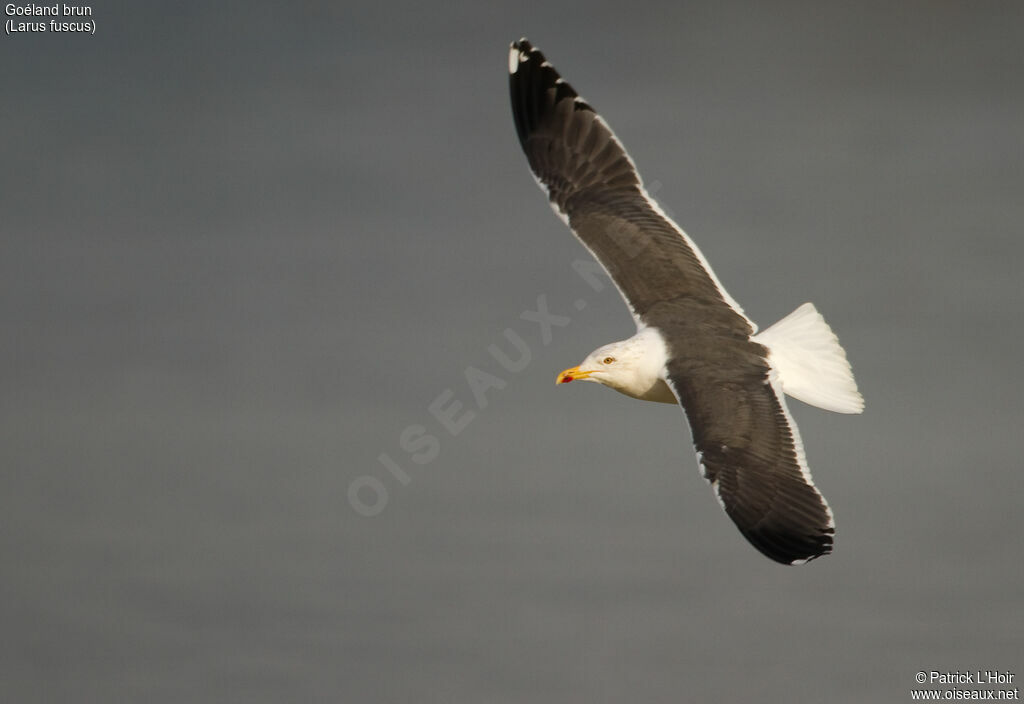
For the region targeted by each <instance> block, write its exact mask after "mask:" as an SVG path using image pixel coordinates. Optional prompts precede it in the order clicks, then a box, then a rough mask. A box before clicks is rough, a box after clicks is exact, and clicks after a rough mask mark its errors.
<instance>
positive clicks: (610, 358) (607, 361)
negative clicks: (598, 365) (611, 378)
mask: <svg viewBox="0 0 1024 704" xmlns="http://www.w3.org/2000/svg"><path fill="white" fill-rule="evenodd" d="M614 361H615V357H605V358H604V359H602V360H601V362H602V364H611V363H612V362H614Z"/></svg>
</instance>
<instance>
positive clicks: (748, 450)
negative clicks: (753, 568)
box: [659, 327, 835, 564]
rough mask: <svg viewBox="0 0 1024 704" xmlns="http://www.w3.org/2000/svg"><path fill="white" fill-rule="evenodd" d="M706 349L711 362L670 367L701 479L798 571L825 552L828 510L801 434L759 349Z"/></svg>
mask: <svg viewBox="0 0 1024 704" xmlns="http://www.w3.org/2000/svg"><path fill="white" fill-rule="evenodd" d="M659 331H660V332H661V333H662V335H663V336H664V337H665V338H666V343H667V345H668V347H669V348H670V349H672V348H673V347H675V348H677V349H678V348H679V347H680V346H683V345H685V344H686V342H685V341H683V340H680V339H679V338H676V337H675V336H674V335H673V330H672V328H671V327H669V329H668V330H666V329H664V328H663V329H661V330H659ZM706 342H708V341H705V343H706ZM710 342H712V343H713V344H716V345H717V346H716V349H715V351H714V354H713V355H705V356H704V357H703V358H702V359H699V360H695V359H693V358H692V357H687V356H686V355H676V356H674V357H673V358H672V359H670V360H669V362H668V365H667V377H668V378H667V381H668V384H669V386H671V387H672V390H673V391H674V392H675V394H676V397H677V398H678V399H679V402H680V404H681V405H682V406H683V409H684V410H685V411H686V416H687V420H688V421H689V423H690V429H691V431H692V433H693V444H694V446H695V447H696V449H697V459H698V461H699V462H700V467H701V474H702V475H703V476H704V478H705V479H707V480H708V481H709V482H710V483H711V486H712V488H713V489H714V490H715V495H716V496H717V497H718V500H719V502H720V503H721V504H722V507H723V508H724V509H725V512H726V513H727V514H728V515H729V517H730V518H731V519H732V520H733V523H735V524H736V527H737V528H739V530H740V532H741V533H742V534H743V536H744V537H745V538H746V539H747V540H749V541H750V543H751V544H752V545H753V546H754V547H756V548H757V549H758V550H760V551H761V552H762V553H764V554H765V555H767V556H768V557H770V558H771V559H773V560H775V561H777V562H782V563H784V564H798V563H801V562H806V561H807V560H812V559H814V558H816V557H820V556H822V555H826V554H828V553H830V552H831V551H832V539H833V535H834V534H835V522H834V520H833V517H832V511H831V510H830V509H829V506H828V503H827V502H826V501H825V498H824V497H823V496H822V495H821V493H820V492H819V491H818V489H817V487H815V485H814V481H813V479H812V478H811V473H810V470H809V469H808V467H807V459H806V457H805V455H804V449H803V444H802V443H801V441H800V433H799V431H798V430H797V427H796V423H795V422H794V421H793V418H792V417H791V416H790V414H789V411H788V409H787V408H786V402H785V398H784V396H783V393H782V388H781V385H780V384H779V382H778V379H777V377H776V374H775V372H774V370H773V369H771V367H770V366H769V364H768V362H767V361H766V360H765V359H764V358H763V356H761V353H759V352H758V350H757V349H756V348H758V347H760V345H757V344H756V343H749V345H741V344H737V343H734V342H730V341H728V340H711V341H710ZM709 357H712V358H711V359H709ZM709 362H711V364H709Z"/></svg>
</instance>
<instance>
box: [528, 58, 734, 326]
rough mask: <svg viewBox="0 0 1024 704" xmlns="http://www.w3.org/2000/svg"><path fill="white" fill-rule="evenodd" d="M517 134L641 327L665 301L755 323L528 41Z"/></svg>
mask: <svg viewBox="0 0 1024 704" xmlns="http://www.w3.org/2000/svg"><path fill="white" fill-rule="evenodd" d="M509 71H510V75H509V88H510V91H511V97H512V113H513V116H514V118H515V124H516V132H517V133H518V135H519V141H520V143H521V144H522V147H523V151H524V152H525V153H526V158H527V159H528V160H529V162H530V168H531V169H532V170H533V174H534V176H535V177H536V179H537V181H538V183H539V184H540V185H541V187H542V188H543V189H544V190H545V192H546V193H547V195H548V198H549V200H550V201H551V206H552V207H553V208H554V209H555V211H556V212H557V213H558V214H559V215H560V216H561V217H562V218H563V219H564V220H565V221H566V222H567V223H568V225H569V227H570V229H572V231H573V233H574V234H575V235H576V236H577V237H578V238H579V239H580V241H581V242H582V243H583V244H584V245H585V246H586V247H587V249H589V250H590V252H591V253H592V254H593V255H594V257H595V258H596V259H597V260H598V261H599V262H600V263H601V265H602V266H603V267H604V268H605V269H606V270H607V271H608V274H609V275H610V276H611V277H612V280H613V281H614V282H615V284H616V286H618V288H619V291H620V293H621V294H622V296H623V298H625V300H626V303H627V305H628V306H629V308H630V310H631V311H632V312H633V315H634V317H635V318H636V319H637V323H638V325H639V324H647V321H646V316H647V314H648V313H649V312H650V311H651V309H652V308H653V307H655V306H656V305H657V304H658V303H660V302H662V301H666V300H677V299H693V300H700V301H704V302H707V303H710V304H718V305H723V306H725V307H727V308H728V309H729V311H730V312H731V315H732V317H733V318H734V320H733V325H735V326H736V327H737V328H738V329H741V330H742V331H743V333H744V335H749V334H751V333H753V332H754V325H753V323H751V322H750V321H749V320H748V319H747V318H746V317H745V316H744V315H743V311H742V309H741V308H740V306H739V304H737V303H736V301H734V300H733V299H732V298H731V297H730V296H729V294H728V293H726V291H725V289H724V288H723V287H722V285H721V284H720V283H719V282H718V279H717V278H716V277H715V275H714V273H713V272H712V270H711V267H710V266H709V265H708V263H707V260H705V259H704V257H703V255H702V254H701V253H700V250H699V249H697V246H696V245H695V244H694V243H693V242H692V241H691V240H690V238H689V237H687V236H686V234H685V233H684V232H683V231H682V229H680V228H679V226H678V225H676V224H675V223H674V222H672V220H671V219H670V218H669V217H668V216H666V215H665V213H664V212H662V210H661V208H659V207H658V205H657V204H656V203H655V202H654V200H653V199H652V198H651V197H650V196H649V195H648V193H647V191H646V190H644V187H643V184H642V182H641V179H640V175H639V174H638V173H637V170H636V166H635V165H634V164H633V160H632V159H631V158H630V157H629V155H628V154H627V153H626V150H625V148H623V146H622V143H621V142H619V140H618V138H617V137H616V136H615V134H614V133H613V132H612V130H611V128H609V127H608V125H607V123H605V121H604V120H603V119H601V116H600V115H598V114H597V113H596V112H595V111H594V109H593V108H592V107H591V106H590V105H589V104H587V103H586V102H585V101H584V100H583V99H582V98H580V97H579V95H578V94H577V93H576V91H575V90H573V88H572V86H570V85H569V84H568V83H566V82H565V81H564V80H563V79H562V77H561V76H559V75H558V72H557V71H556V70H555V69H554V67H553V66H552V65H551V64H550V63H549V62H548V61H547V59H545V58H544V54H542V53H541V52H540V51H539V50H537V49H535V48H533V47H532V46H531V45H530V43H529V42H528V41H527V40H526V39H520V40H519V41H517V42H514V43H513V44H512V47H511V50H510V53H509Z"/></svg>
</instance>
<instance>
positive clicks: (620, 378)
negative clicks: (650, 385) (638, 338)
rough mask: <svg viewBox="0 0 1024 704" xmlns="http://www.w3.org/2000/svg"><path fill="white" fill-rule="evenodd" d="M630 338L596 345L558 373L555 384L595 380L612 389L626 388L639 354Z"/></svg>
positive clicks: (639, 356) (633, 373) (632, 375)
mask: <svg viewBox="0 0 1024 704" xmlns="http://www.w3.org/2000/svg"><path fill="white" fill-rule="evenodd" d="M630 342H631V340H624V341H622V342H613V343H611V344H610V345H604V346H603V347H598V348H597V349H596V350H594V351H593V352H591V353H590V354H588V355H587V357H586V359H584V360H583V361H582V362H580V363H579V364H578V365H576V366H575V367H570V368H569V369H566V370H565V371H564V372H562V373H561V374H559V375H558V378H557V379H556V380H555V383H556V384H568V383H569V382H570V381H596V382H597V383H598V384H604V385H605V386H610V387H612V388H613V389H620V388H624V387H625V388H628V387H629V386H631V382H632V380H633V378H634V377H635V375H636V371H637V363H638V362H639V361H640V358H641V355H640V354H639V350H637V349H636V346H635V345H631V344H629V343H630Z"/></svg>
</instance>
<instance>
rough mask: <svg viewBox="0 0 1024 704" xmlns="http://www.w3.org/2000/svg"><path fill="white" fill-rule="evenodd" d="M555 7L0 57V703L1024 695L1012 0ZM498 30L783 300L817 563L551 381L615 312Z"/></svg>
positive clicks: (279, 15)
mask: <svg viewBox="0 0 1024 704" xmlns="http://www.w3.org/2000/svg"><path fill="white" fill-rule="evenodd" d="M586 7H587V9H586V10H585V11H584V10H582V9H581V6H580V5H571V4H568V3H557V2H554V3H553V2H515V3H504V4H501V5H495V6H488V5H486V4H485V3H470V2H457V3H450V4H448V5H447V6H446V7H445V8H444V9H438V8H431V7H430V6H429V5H428V4H425V3H419V2H399V3H369V2H361V3H359V4H355V5H353V4H351V3H350V4H338V3H315V2H301V3H289V4H286V3H276V4H275V3H268V2H259V1H257V2H249V3H245V4H225V3H219V4H216V3H215V4H209V5H207V4H192V3H186V4H179V3H148V4H142V3H126V2H103V3H98V4H95V5H93V6H92V8H93V13H94V14H93V19H94V20H95V21H96V23H97V32H96V34H95V36H77V35H76V36H73V35H54V34H42V35H25V34H23V35H17V36H7V35H4V36H3V37H0V88H2V94H3V98H2V101H0V130H2V133H3V138H2V140H0V210H2V214H3V217H2V222H0V323H2V325H3V330H4V334H3V336H2V344H0V370H2V372H0V373H2V379H3V382H2V388H3V392H2V394H0V465H2V473H0V526H2V530H0V558H2V562H0V565H2V569H3V578H2V579H0V617H2V618H0V620H2V622H3V624H4V638H3V639H0V699H3V700H4V701H74V702H83V701H146V702H182V701H189V702H247V703H254V702H256V703H258V702H280V701H323V702H337V701H351V702H355V701H361V702H410V701H416V702H496V703H497V702H509V703H512V702H621V701H627V700H630V701H643V702H678V701H829V702H864V701H877V702H882V701H893V702H899V701H907V700H909V690H910V689H911V688H914V687H916V686H917V685H915V683H914V675H915V673H917V672H918V671H920V670H924V671H930V670H956V669H960V670H961V671H966V670H978V669H982V670H989V669H991V670H1000V671H1009V672H1012V673H1016V674H1017V675H1018V677H1022V676H1024V656H1022V653H1024V647H1022V633H1024V609H1022V608H1021V606H1022V604H1021V595H1022V594H1024V561H1022V560H1021V552H1022V548H1021V545H1022V539H1024V529H1022V527H1021V521H1020V508H1021V496H1022V489H1024V486H1022V483H1024V480H1022V474H1021V459H1020V458H1021V451H1020V447H1021V437H1020V435H1021V432H1020V431H1021V428H1022V426H1024V410H1022V409H1024V407H1022V403H1021V391H1022V388H1021V387H1022V383H1021V374H1020V359H1021V352H1022V337H1021V333H1020V322H1021V319H1022V310H1024V286H1022V284H1021V276H1020V273H1019V272H1020V267H1021V260H1022V257H1024V244H1022V238H1021V236H1020V235H1021V226H1020V223H1021V222H1022V221H1024V197H1022V195H1024V166H1022V154H1024V128H1022V125H1024V87H1022V85H1024V84H1022V82H1021V76H1022V75H1024V52H1022V51H1021V46H1022V45H1024V5H1021V4H1020V3H1017V2H971V3H968V2H938V1H934V2H924V1H923V0H922V1H920V2H901V3H892V2H868V3H843V4H839V3H819V2H782V3H754V2H749V3H745V2H713V3H711V2H707V3H684V4H682V5H680V6H675V5H674V4H669V3H664V4H661V5H643V4H642V5H632V6H628V7H627V6H626V5H624V4H623V3H610V2H595V3H588V4H587V6H586ZM4 19H8V18H7V17H6V16H5V18H4ZM522 35H526V36H528V37H529V38H530V39H531V40H532V41H533V42H534V43H535V44H536V45H538V46H539V47H540V48H541V49H543V50H544V51H545V52H546V53H547V54H548V56H549V58H550V59H551V60H552V62H553V63H554V64H555V65H556V66H557V67H558V68H559V69H560V70H561V72H562V73H563V75H565V76H566V77H567V79H568V80H569V81H570V82H571V83H573V85H574V86H575V87H576V88H577V89H578V90H579V91H580V93H581V94H582V95H584V96H585V97H586V98H587V99H588V100H589V101H590V102H591V103H592V104H593V105H594V106H596V108H597V109H598V110H599V111H600V112H601V113H602V115H603V116H604V117H605V118H606V119H607V120H608V122H609V123H610V124H611V125H612V127H613V128H614V129H615V130H616V131H617V133H618V134H619V136H620V138H621V139H622V140H623V142H624V143H625V144H626V146H627V147H628V148H629V150H630V152H631V153H632V155H633V156H634V158H635V160H636V162H637V164H638V165H639V167H640V169H641V171H642V173H643V174H644V176H645V178H646V180H647V181H648V183H649V184H654V187H653V190H655V191H656V193H655V195H656V196H657V197H658V198H659V200H660V201H661V202H662V203H663V205H664V207H665V208H666V209H667V210H668V211H669V212H671V213H672V214H674V215H675V217H676V218H677V219H678V220H679V222H680V224H681V225H682V226H683V227H684V228H685V229H686V230H687V232H688V233H689V234H690V235H691V236H692V237H693V238H694V239H695V240H696V241H697V242H698V244H699V245H700V246H701V248H702V250H703V252H704V254H705V255H706V256H707V258H708V259H709V260H710V262H711V263H712V265H713V266H714V268H715V271H716V273H717V274H718V277H719V278H720V279H721V281H722V282H723V284H724V285H725V287H726V288H727V289H728V290H729V292H730V293H731V294H732V295H733V296H734V297H735V298H736V299H737V300H738V301H740V303H741V304H743V306H744V308H745V309H746V311H747V313H748V314H749V315H750V316H751V317H752V318H753V319H754V320H756V321H758V322H759V323H760V324H761V325H762V326H767V325H768V324H770V323H772V322H774V321H775V320H776V319H778V318H780V317H782V316H783V315H785V314H786V313H788V312H789V311H790V310H792V309H793V308H795V307H796V306H797V305H799V304H800V303H802V302H803V301H805V300H812V301H814V302H815V303H816V304H817V306H818V308H819V309H820V310H821V311H822V312H823V313H824V315H825V316H826V318H827V320H828V321H829V322H830V323H831V324H832V326H833V328H834V329H835V331H836V332H837V333H838V335H839V336H840V339H841V340H842V342H843V344H844V346H845V348H846V350H847V352H848V354H849V357H850V359H851V361H852V363H853V367H854V370H855V372H856V375H857V379H858V382H859V384H860V386H861V389H862V391H863V393H864V396H865V398H866V401H867V411H866V413H865V414H864V415H863V416H860V417H848V416H839V415H834V414H828V413H825V412H822V411H818V410H817V409H811V408H808V407H806V406H803V405H801V404H799V403H798V402H795V401H793V402H791V406H792V410H793V413H794V415H795V416H796V419H797V421H798V422H799V424H800V428H801V431H802V434H803V436H804V440H805V444H806V446H807V452H808V457H809V460H810V464H811V467H812V469H813V470H814V472H815V477H816V479H817V481H818V484H819V486H820V487H821V488H822V490H823V491H824V492H825V494H826V496H828V498H829V500H830V501H831V503H832V506H833V508H834V510H835V512H836V516H837V522H838V527H839V533H838V538H837V546H836V551H835V553H834V554H833V555H832V556H829V557H828V558H826V559H822V560H819V561H817V562H815V563H812V564H811V565H808V566H806V567H803V568H783V567H781V566H778V565H775V564H773V563H770V562H769V561H768V560H766V559H764V558H762V557H761V556H760V555H759V554H757V553H756V552H755V551H754V550H753V549H752V548H750V547H749V546H748V545H747V544H746V543H745V541H743V539H742V538H741V537H740V536H739V534H738V533H737V531H736V530H735V529H734V527H733V526H732V524H731V523H730V522H729V521H728V519H727V518H726V517H725V516H724V515H723V514H722V512H721V509H720V508H719V506H718V504H717V503H716V502H715V500H714V498H713V495H712V492H711V490H710V489H709V488H708V487H707V486H706V485H705V483H704V482H703V480H701V479H700V477H699V474H698V472H697V466H696V461H695V459H694V454H693V451H692V448H691V446H690V436H689V430H688V429H687V428H686V426H685V423H684V419H683V416H682V414H681V413H680V412H678V411H676V410H673V409H672V408H670V407H668V406H663V405H659V404H642V403H639V402H636V401H632V400H631V399H627V398H626V397H623V396H619V395H617V394H614V393H612V392H610V391H608V390H606V389H601V388H599V387H596V386H590V385H571V386H567V387H561V388H556V387H555V386H554V385H553V381H554V376H555V374H556V372H558V371H559V370H561V369H563V368H564V367H567V366H570V365H572V364H575V363H576V362H578V361H579V360H580V359H581V358H582V357H583V356H584V355H585V354H586V353H588V352H589V351H590V350H591V349H593V348H594V347H596V346H598V345H600V344H603V343H606V342H610V341H612V340H616V339H621V338H623V337H626V336H628V335H629V334H630V332H631V327H632V323H631V321H630V318H629V315H628V313H627V312H626V310H625V308H624V306H623V305H622V303H621V301H620V300H619V298H618V296H617V294H616V293H615V292H614V291H613V290H612V289H611V287H605V288H604V289H603V290H601V291H595V290H593V289H592V288H591V287H590V286H589V285H588V284H587V281H586V280H584V279H583V278H581V277H580V276H579V275H578V274H577V273H576V272H575V271H574V269H573V262H574V261H578V260H584V259H585V258H586V255H585V253H584V251H583V250H582V248H581V247H579V245H577V244H576V242H575V241H574V240H573V238H572V237H571V235H570V234H569V233H568V231H567V230H565V228H564V226H563V225H562V224H561V223H560V222H559V221H558V219H557V218H555V217H554V216H553V214H552V213H551V211H550V209H549V208H548V206H547V205H546V204H545V202H544V198H543V196H542V194H541V193H540V191H539V190H538V189H537V188H536V186H535V184H534V183H533V180H532V178H531V177H530V175H529V172H528V170H527V167H526V162H525V158H524V157H523V156H522V154H521V152H520V150H519V146H518V144H517V142H516V139H515V134H514V129H513V126H512V119H511V115H510V110H509V107H508V96H507V90H508V88H507V76H506V52H507V47H508V43H509V42H510V41H511V40H513V39H515V38H518V37H519V36H522ZM539 296H544V297H545V298H544V300H545V301H546V304H547V305H548V307H549V308H550V310H551V311H552V312H554V313H558V314H561V315H565V316H568V317H569V318H570V319H571V322H570V323H569V324H568V325H567V326H565V327H560V328H555V329H554V330H553V331H552V334H551V339H550V340H549V341H548V342H547V343H546V344H545V341H544V340H543V339H542V335H541V332H542V331H541V328H540V327H539V326H538V325H537V324H535V323H533V322H530V321H529V320H525V319H523V318H522V317H521V314H522V313H523V312H526V311H531V310H536V308H537V305H538V297H539ZM576 300H583V301H585V303H586V307H585V308H584V309H583V310H580V311H577V310H576V309H575V308H574V307H573V303H574V302H575V301H576ZM506 329H510V330H512V331H514V332H515V333H516V334H518V335H519V336H520V337H521V338H522V339H523V340H524V341H525V342H526V344H527V347H528V350H529V362H528V363H527V364H526V365H525V368H524V369H522V370H521V371H518V372H509V371H506V370H504V369H502V367H501V366H500V365H499V364H498V363H497V362H496V361H495V359H494V358H493V357H492V356H491V354H490V353H489V352H488V346H489V345H492V344H498V345H499V346H500V347H501V348H503V349H505V350H507V351H508V352H509V353H510V354H511V353H512V352H513V348H512V347H511V345H510V344H509V343H508V342H507V341H506V340H505V338H504V337H503V333H504V331H505V330H506ZM469 368H475V369H478V370H481V371H483V372H487V373H489V374H492V375H495V376H496V377H498V378H500V379H501V383H502V384H503V388H500V389H499V388H491V389H489V390H488V391H487V392H486V394H485V395H484V396H483V402H484V403H485V404H486V406H485V407H480V399H478V398H476V397H475V396H474V394H473V391H472V388H471V386H470V384H469V383H468V382H467V378H466V374H467V369H469ZM469 374H470V375H471V376H472V375H473V374H474V372H472V371H470V372H469ZM491 383H498V382H494V381H493V379H492V380H491ZM446 392H450V398H449V395H448V394H446ZM439 398H440V399H441V400H440V401H437V400H438V399H439ZM434 402H438V403H440V404H441V405H442V406H444V407H446V408H447V407H448V406H449V405H450V404H451V403H453V402H457V403H460V404H462V407H461V409H460V410H459V411H458V415H459V417H462V414H465V413H474V414H475V415H474V416H473V417H472V419H471V421H469V424H468V425H467V426H466V427H465V429H464V430H463V431H462V432H461V433H459V434H458V435H457V436H453V435H452V434H451V433H450V432H449V431H448V430H446V429H445V428H444V427H443V425H442V424H440V423H439V422H438V420H437V418H436V417H435V416H434V415H433V414H432V413H431V411H430V410H429V408H430V406H431V404H432V403H434ZM466 417H467V418H468V416H466ZM417 426H419V427H417ZM410 427H411V428H412V430H408V429H409V428H410ZM403 433H406V436H405V439H404V441H403V438H402V436H403ZM424 433H425V434H426V435H429V437H431V438H433V439H434V440H433V443H436V446H435V445H434V444H432V442H431V441H430V440H427V439H425V437H426V436H425V435H423V434H424ZM403 442H404V447H403ZM409 448H411V449H412V450H413V452H412V453H410V452H409V451H407V449H409ZM435 449H436V457H433V455H434V454H435V453H434V452H433V450H435ZM382 453H383V454H386V455H388V457H390V458H391V460H393V461H394V462H396V463H397V465H398V467H399V468H400V469H399V470H398V471H389V470H388V469H387V468H386V467H385V466H384V464H382V463H381V462H380V461H379V460H378V457H379V456H380V455H381V454H382ZM413 454H415V455H416V458H418V459H419V460H420V461H421V462H423V463H422V464H418V463H417V462H416V461H414V458H413V456H412V455H413ZM366 477H372V478H373V479H372V480H367V479H365V478H366ZM402 479H405V480H407V482H406V483H403V482H402V481H401V480H402ZM353 482H355V486H357V487H358V486H362V487H363V488H362V490H361V491H360V492H359V493H358V494H357V498H358V499H359V501H361V502H362V504H369V503H374V502H378V501H381V500H383V498H384V496H383V495H381V494H379V493H378V494H374V493H373V488H374V487H376V488H377V490H378V492H379V491H380V490H381V489H383V491H384V492H386V505H385V504H381V505H379V506H376V507H373V508H374V509H375V510H376V509H382V510H380V511H379V512H378V513H377V514H376V515H372V516H366V515H361V514H360V512H359V511H357V510H356V506H358V505H360V504H359V503H358V502H357V504H355V505H354V504H353V502H352V501H351V500H350V497H349V490H350V488H351V487H352V486H353ZM375 482H376V483H375ZM363 508H364V509H365V508H366V506H365V505H364V506H363ZM367 512H368V511H366V510H363V511H362V513H367Z"/></svg>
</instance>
